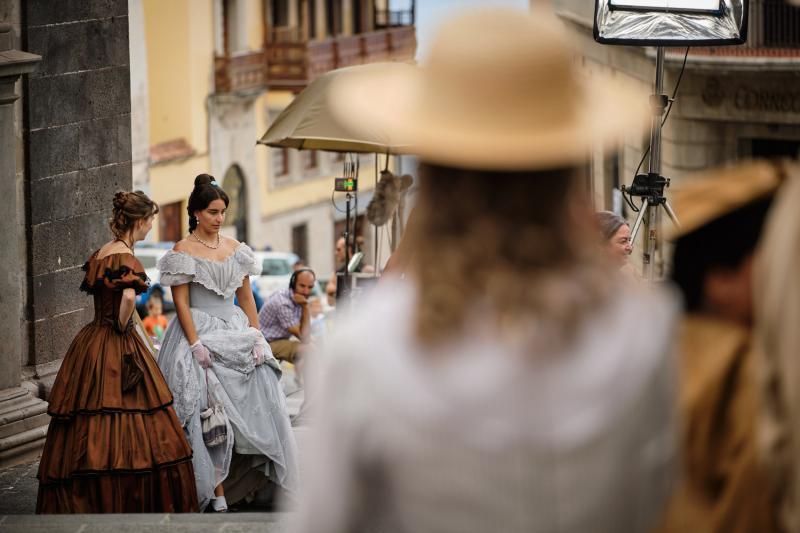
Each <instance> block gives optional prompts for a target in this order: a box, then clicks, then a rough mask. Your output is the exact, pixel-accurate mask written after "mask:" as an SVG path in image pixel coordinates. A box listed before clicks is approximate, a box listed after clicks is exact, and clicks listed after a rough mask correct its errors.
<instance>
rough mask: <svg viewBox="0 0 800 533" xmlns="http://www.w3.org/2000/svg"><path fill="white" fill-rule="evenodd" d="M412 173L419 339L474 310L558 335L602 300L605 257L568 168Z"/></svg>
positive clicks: (510, 325)
mask: <svg viewBox="0 0 800 533" xmlns="http://www.w3.org/2000/svg"><path fill="white" fill-rule="evenodd" d="M419 174H420V178H421V185H420V195H419V201H418V204H417V206H418V209H417V211H418V214H417V217H418V220H416V223H415V224H414V225H413V228H412V229H410V230H409V231H411V232H413V234H412V235H410V238H411V239H412V242H413V244H414V252H415V255H414V259H413V264H412V269H413V271H414V273H415V276H416V279H417V280H418V282H419V285H418V287H419V289H418V298H417V302H418V303H417V316H416V331H417V336H418V337H419V338H420V339H421V340H424V341H429V342H434V343H436V342H439V341H442V340H444V339H445V338H447V337H450V336H452V335H455V334H458V333H460V332H461V331H462V330H463V328H464V326H465V323H466V321H467V320H468V319H469V318H479V319H481V320H482V321H483V322H484V323H485V322H486V321H491V322H493V324H491V325H492V326H495V327H497V328H498V329H499V330H500V331H501V333H518V332H520V331H523V332H529V333H530V332H532V331H533V329H535V328H537V327H541V328H547V331H548V332H552V333H555V335H548V337H549V338H550V340H554V341H558V340H562V341H566V340H568V339H569V337H570V336H571V335H572V333H573V332H574V331H575V330H576V328H577V326H578V325H579V324H580V323H581V321H582V319H583V317H584V316H585V315H587V314H588V313H590V312H591V311H593V310H595V309H596V307H597V306H598V305H599V304H600V303H602V302H603V301H605V298H606V297H607V295H608V294H609V292H610V290H609V283H608V279H609V276H608V270H607V264H606V263H605V261H604V260H603V259H602V258H601V254H600V253H599V249H598V248H599V242H598V241H599V239H598V238H597V235H596V233H597V231H596V229H595V228H594V227H593V220H592V218H591V210H590V209H589V207H588V200H587V206H586V216H585V217H579V216H576V215H575V212H576V209H575V206H576V205H579V204H578V202H576V201H575V198H578V197H579V196H577V195H579V194H580V192H579V189H578V187H577V181H578V180H577V179H576V176H577V172H576V170H575V169H572V168H566V169H556V170H550V171H529V172H494V171H476V170H463V169H456V168H448V167H438V166H432V165H428V164H421V165H420V170H419ZM479 309H480V311H479ZM479 312H480V315H478V313H479Z"/></svg>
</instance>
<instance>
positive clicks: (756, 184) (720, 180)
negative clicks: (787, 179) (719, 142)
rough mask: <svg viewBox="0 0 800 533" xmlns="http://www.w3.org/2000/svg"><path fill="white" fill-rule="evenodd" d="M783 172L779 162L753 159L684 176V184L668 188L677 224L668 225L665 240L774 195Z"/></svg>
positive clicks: (782, 177) (677, 236) (691, 230)
mask: <svg viewBox="0 0 800 533" xmlns="http://www.w3.org/2000/svg"><path fill="white" fill-rule="evenodd" d="M784 172H785V166H784V165H783V164H782V163H779V162H770V161H765V160H754V161H746V162H740V163H737V164H734V165H726V166H723V167H719V168H715V169H711V170H707V171H705V172H700V173H697V174H695V175H693V176H689V177H687V178H685V184H682V185H678V186H676V187H675V188H674V189H673V190H672V191H670V197H671V204H672V207H673V209H674V210H675V213H676V214H677V216H678V220H679V221H680V226H679V227H676V226H673V227H671V228H669V229H668V230H667V235H666V237H667V239H669V240H678V239H680V238H681V237H684V236H686V235H688V234H690V233H692V232H694V231H696V230H697V229H699V228H701V227H703V226H705V225H706V224H709V223H710V222H712V221H714V220H716V219H718V218H720V217H722V216H724V215H727V214H728V213H732V212H734V211H736V210H737V209H740V208H742V207H744V206H746V205H748V204H750V203H752V202H755V201H757V200H759V199H761V198H766V197H768V196H770V195H772V194H775V192H776V191H777V190H778V188H779V187H780V185H781V183H782V182H783V180H784Z"/></svg>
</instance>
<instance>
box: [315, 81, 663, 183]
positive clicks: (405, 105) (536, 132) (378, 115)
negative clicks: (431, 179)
mask: <svg viewBox="0 0 800 533" xmlns="http://www.w3.org/2000/svg"><path fill="white" fill-rule="evenodd" d="M424 76H425V71H424V69H423V68H419V69H404V70H403V71H397V70H393V69H389V68H387V69H383V70H381V69H376V70H373V71H372V72H369V73H363V74H359V75H357V76H353V77H350V78H342V79H339V80H336V82H335V83H334V84H332V86H331V91H330V94H329V99H330V100H329V105H330V106H331V108H332V111H333V113H334V116H335V117H336V119H337V120H339V121H340V122H341V124H342V125H343V126H344V127H345V128H347V127H348V126H350V127H353V128H354V129H355V128H358V127H363V123H364V122H365V121H366V122H367V123H371V124H374V125H375V126H378V127H380V128H382V129H383V130H384V131H387V132H390V134H391V135H392V136H393V137H394V138H396V139H401V140H402V144H403V145H404V147H405V149H404V150H403V152H404V153H413V154H416V155H418V156H419V157H420V158H421V159H422V160H424V161H427V162H431V163H434V164H440V165H445V166H453V167H460V168H477V169H485V170H493V169H494V170H523V169H536V168H553V167H558V166H566V165H570V164H576V163H580V162H585V161H588V160H589V157H590V154H591V152H592V150H594V149H600V150H603V151H606V150H608V149H609V148H611V147H612V146H616V145H618V143H619V142H620V141H621V139H622V138H623V136H624V135H625V134H626V133H627V132H628V131H629V130H633V132H634V134H635V135H637V136H639V135H641V133H642V127H643V126H645V125H646V124H647V117H648V116H649V110H648V100H647V94H646V92H645V91H643V90H641V89H640V88H637V87H635V86H634V85H633V84H630V83H623V82H620V81H619V80H617V79H611V78H609V77H607V76H605V75H600V74H594V75H592V76H591V77H587V78H581V84H580V85H579V91H577V94H578V100H577V101H576V102H575V103H574V107H573V109H574V112H572V113H571V114H570V116H569V117H567V118H565V119H564V120H560V121H558V122H556V123H553V124H549V125H548V126H546V127H543V126H540V125H537V124H536V122H535V120H531V122H530V127H527V128H519V127H514V128H510V127H504V126H503V124H502V121H498V120H496V119H492V120H486V121H483V122H482V121H481V120H480V116H481V115H483V114H485V113H487V112H488V111H490V110H491V107H492V105H494V104H497V102H487V103H486V105H487V108H484V109H476V110H475V116H464V117H461V120H460V121H459V122H454V121H453V120H452V119H448V120H444V119H443V118H442V117H437V116H436V115H435V114H433V113H430V112H427V113H423V112H422V108H423V106H422V105H420V102H421V97H422V94H423V91H424V87H425V82H424ZM496 97H497V99H498V100H502V98H503V95H502V94H497V96H496ZM476 117H477V118H476ZM359 124H361V125H362V126H359Z"/></svg>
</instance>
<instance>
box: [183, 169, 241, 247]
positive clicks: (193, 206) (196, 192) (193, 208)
mask: <svg viewBox="0 0 800 533" xmlns="http://www.w3.org/2000/svg"><path fill="white" fill-rule="evenodd" d="M214 200H222V201H223V202H225V207H228V203H229V202H230V200H229V199H228V195H227V194H225V191H223V190H222V188H221V187H220V186H219V185H217V180H215V179H214V176H212V175H210V174H199V175H198V176H197V177H196V178H195V179H194V189H192V194H190V195H189V205H188V206H187V207H186V211H188V212H189V233H192V232H193V231H194V230H195V228H197V217H195V216H194V214H195V212H197V211H202V210H203V209H205V208H206V207H208V204H210V203H211V202H213V201H214Z"/></svg>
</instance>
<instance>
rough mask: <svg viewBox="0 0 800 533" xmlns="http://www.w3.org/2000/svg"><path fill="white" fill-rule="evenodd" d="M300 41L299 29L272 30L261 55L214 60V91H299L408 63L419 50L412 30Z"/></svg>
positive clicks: (412, 28) (404, 29) (409, 27)
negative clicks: (356, 70) (340, 73)
mask: <svg viewBox="0 0 800 533" xmlns="http://www.w3.org/2000/svg"><path fill="white" fill-rule="evenodd" d="M302 37H303V34H302V32H301V31H300V29H298V28H274V29H273V30H272V31H271V32H270V34H269V38H268V41H267V44H266V45H265V49H264V50H258V51H254V52H246V53H241V54H235V55H232V56H230V57H216V58H215V60H214V86H215V90H216V92H217V93H229V92H247V91H257V90H260V89H264V88H266V87H268V86H269V87H275V88H285V89H290V90H300V89H302V88H303V87H305V86H306V85H307V84H308V82H310V81H311V80H313V79H315V78H316V77H318V76H320V75H321V74H324V73H325V72H328V71H329V70H333V69H335V68H341V67H349V66H353V65H361V64H364V63H374V62H377V61H410V60H412V59H414V54H415V53H416V49H417V40H416V30H415V28H414V26H398V27H395V28H387V29H383V30H377V31H373V32H369V33H361V34H358V35H340V36H338V37H334V38H330V39H322V40H311V41H309V40H303V38H302Z"/></svg>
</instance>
